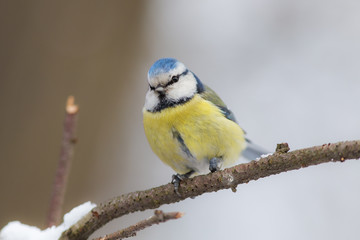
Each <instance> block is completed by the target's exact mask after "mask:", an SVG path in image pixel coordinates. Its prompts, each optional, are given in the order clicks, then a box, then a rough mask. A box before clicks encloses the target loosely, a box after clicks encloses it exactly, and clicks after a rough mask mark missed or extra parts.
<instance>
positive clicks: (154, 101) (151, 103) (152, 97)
mask: <svg viewBox="0 0 360 240" xmlns="http://www.w3.org/2000/svg"><path fill="white" fill-rule="evenodd" d="M158 104H159V98H158V96H157V94H156V93H155V92H154V91H151V90H149V91H148V92H147V93H146V97H145V105H144V107H145V109H146V110H149V111H151V110H153V109H154V108H155V107H156V106H157V105H158Z"/></svg>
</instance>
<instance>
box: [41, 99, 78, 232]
mask: <svg viewBox="0 0 360 240" xmlns="http://www.w3.org/2000/svg"><path fill="white" fill-rule="evenodd" d="M78 111H79V108H78V106H77V105H75V104H74V97H73V96H69V97H68V99H67V103H66V114H65V121H64V130H63V138H62V142H61V151H60V158H59V162H58V167H57V169H56V176H55V181H54V185H53V191H52V195H51V201H50V207H49V212H48V217H47V226H48V227H51V226H53V225H56V224H58V223H59V222H60V220H61V216H62V213H61V211H62V205H63V202H64V195H65V189H66V183H67V178H68V175H69V170H70V166H71V160H72V156H73V153H74V145H75V143H76V137H75V129H76V119H77V113H78Z"/></svg>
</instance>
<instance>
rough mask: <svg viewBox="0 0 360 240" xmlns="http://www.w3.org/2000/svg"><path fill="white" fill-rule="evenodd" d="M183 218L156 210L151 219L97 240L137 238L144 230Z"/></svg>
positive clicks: (180, 214)
mask: <svg viewBox="0 0 360 240" xmlns="http://www.w3.org/2000/svg"><path fill="white" fill-rule="evenodd" d="M182 216H183V214H182V213H180V212H170V213H164V212H163V211H161V210H155V212H154V216H151V217H150V218H148V219H145V220H143V221H141V222H138V223H137V224H135V225H132V226H130V227H127V228H125V229H123V230H120V231H118V232H114V233H111V234H108V235H106V236H104V237H100V238H97V239H95V240H116V239H123V238H128V237H133V236H136V232H138V231H140V230H143V229H144V228H146V227H150V226H152V225H154V224H159V223H162V222H166V221H168V220H171V219H178V218H181V217H182Z"/></svg>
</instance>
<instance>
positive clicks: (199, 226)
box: [0, 0, 360, 240]
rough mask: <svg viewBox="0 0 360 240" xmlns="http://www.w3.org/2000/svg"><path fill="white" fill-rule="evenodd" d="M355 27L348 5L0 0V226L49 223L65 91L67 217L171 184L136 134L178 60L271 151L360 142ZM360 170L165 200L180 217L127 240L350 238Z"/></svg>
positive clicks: (332, 1) (290, 0)
mask: <svg viewBox="0 0 360 240" xmlns="http://www.w3.org/2000/svg"><path fill="white" fill-rule="evenodd" d="M359 22H360V2H359V1H355V0H328V1H325V0H312V1H308V0H306V1H295V0H256V1H245V0H241V1H235V0H233V1H229V0H228V1H209V0H207V1H205V0H203V1H191V0H187V1H165V0H163V1H160V0H157V1H145V0H144V1H130V0H129V1H45V0H44V1H25V0H24V1H20V0H15V1H9V0H8V1H6V0H3V1H0V36H1V37H0V109H1V112H0V192H1V193H0V196H1V197H0V199H1V200H0V203H1V204H0V212H1V214H0V228H1V227H3V226H4V225H5V224H6V223H7V222H9V221H13V220H20V221H21V222H23V223H26V224H30V225H36V226H39V227H44V224H45V218H46V212H47V209H48V204H49V200H50V192H51V187H52V184H53V179H54V173H55V169H56V166H57V160H58V156H59V151H60V142H61V137H62V124H63V119H64V107H65V102H66V98H67V96H69V95H71V94H73V95H74V96H75V98H76V103H77V104H79V106H80V116H79V121H78V131H77V135H78V137H79V142H78V144H77V145H76V150H75V158H74V162H73V165H72V169H71V173H70V177H69V185H68V188H67V193H66V199H65V206H64V210H65V211H66V212H67V211H69V210H70V209H72V208H73V207H75V206H77V205H79V204H81V203H83V202H85V201H89V200H90V201H92V202H95V203H100V202H103V201H105V200H107V199H109V198H111V197H113V196H117V195H120V194H124V193H128V192H132V191H136V190H144V189H148V188H151V187H155V186H159V185H162V184H166V183H168V182H169V181H170V179H171V175H172V174H173V171H172V170H171V169H170V168H169V167H167V166H165V165H164V164H163V163H161V162H160V160H159V159H158V158H157V157H156V156H155V155H154V154H153V153H152V151H151V149H150V147H149V145H148V143H147V141H146V138H145V135H144V132H143V127H142V107H143V103H144V97H145V92H146V91H147V82H146V81H147V80H146V76H147V71H148V69H149V67H150V66H151V65H152V64H153V62H154V61H156V60H157V59H159V58H162V57H175V58H177V59H179V60H180V61H182V62H184V63H185V65H187V66H188V67H189V69H191V70H192V71H194V72H195V73H196V74H197V75H198V76H199V77H200V79H201V80H202V81H203V82H205V83H206V84H208V85H209V86H211V87H212V88H213V89H215V90H216V91H217V93H218V94H219V95H220V96H221V97H222V98H223V100H224V101H225V102H226V103H227V104H228V106H229V107H230V108H231V109H232V110H233V112H234V113H235V115H236V116H237V119H238V121H239V122H240V124H241V126H242V127H243V128H244V129H245V130H246V131H247V132H248V137H249V138H251V139H252V140H253V141H254V142H256V143H258V144H260V145H262V146H263V147H265V148H267V149H269V150H274V149H275V146H276V143H279V142H288V143H289V145H290V148H291V149H298V148H304V147H310V146H313V145H321V144H324V143H329V142H337V141H342V140H353V139H359V138H360V127H359V123H360V111H359V100H360V98H359V90H360V67H359V56H360V44H359V43H360V24H359ZM359 172H360V161H346V162H345V163H327V164H323V165H320V166H316V167H309V168H306V169H302V170H300V171H292V172H288V173H283V174H280V175H276V176H271V177H268V178H265V179H261V180H258V181H255V182H250V183H248V184H244V185H240V186H238V188H237V190H238V191H237V192H236V193H235V194H234V193H232V192H231V190H227V191H220V192H217V193H210V194H205V195H203V196H200V197H197V198H195V199H187V200H185V201H183V202H180V203H176V204H171V205H165V206H162V207H161V208H160V209H162V210H165V211H181V212H184V213H185V216H184V217H183V218H182V219H180V220H177V221H170V222H167V223H164V224H161V225H156V226H153V227H151V228H148V229H146V230H144V231H142V232H139V233H138V236H137V238H136V239H169V238H171V239H181V240H183V239H219V238H222V239H240V238H241V239H277V240H278V239H299V240H300V239H301V240H302V239H359V237H360V233H359V231H358V222H359V216H360V207H359V202H360V174H359ZM152 212H153V211H152V210H149V211H145V212H142V213H135V214H131V215H129V216H125V217H123V218H120V219H118V220H115V221H113V222H111V223H110V224H108V225H106V226H105V227H104V228H102V229H101V230H99V231H98V232H96V233H95V234H94V235H93V237H95V236H100V235H102V234H105V233H109V232H112V231H115V230H117V229H121V228H123V227H125V226H129V225H130V224H134V223H136V222H137V221H139V220H142V219H144V218H146V217H148V216H150V215H152Z"/></svg>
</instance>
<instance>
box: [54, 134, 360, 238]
mask: <svg viewBox="0 0 360 240" xmlns="http://www.w3.org/2000/svg"><path fill="white" fill-rule="evenodd" d="M287 148H288V147H287ZM287 148H286V145H284V144H282V145H281V146H280V147H279V149H280V150H279V151H277V152H275V153H274V154H273V155H270V156H267V157H264V158H262V159H260V160H259V161H252V162H249V163H245V164H240V165H236V166H234V167H232V168H227V169H225V170H222V171H218V172H214V173H209V174H207V175H201V176H197V177H194V178H190V179H186V180H184V181H182V182H181V184H180V188H179V192H180V193H181V196H180V197H179V196H178V195H177V194H176V193H175V191H174V186H173V185H172V184H171V183H169V184H166V185H163V186H160V187H156V188H152V189H149V190H145V191H138V192H133V193H129V194H124V195H122V196H119V197H115V198H113V199H110V200H109V201H107V202H104V203H102V204H100V205H99V206H97V207H95V208H94V209H93V210H91V212H89V213H88V214H87V215H86V216H84V217H83V218H82V219H81V220H80V221H79V222H77V223H76V224H75V225H73V226H72V227H71V228H70V229H68V230H67V231H65V232H63V234H62V236H61V237H60V239H77V240H81V239H87V238H88V237H89V236H90V234H92V233H93V232H94V231H95V230H97V229H98V228H100V227H101V226H103V225H104V224H106V223H107V222H109V221H110V220H112V219H114V218H117V217H120V216H123V215H125V214H128V213H132V212H136V211H143V210H146V209H154V208H158V207H159V206H161V205H163V204H169V203H175V202H179V201H181V200H184V199H186V198H189V197H195V196H199V195H201V194H203V193H206V192H214V191H218V190H221V189H229V188H231V189H232V190H233V191H235V190H236V186H237V185H238V184H242V183H247V182H249V181H251V180H257V179H259V178H263V177H267V176H270V175H275V174H278V173H281V172H286V171H290V170H295V169H300V168H304V167H308V166H311V165H317V164H320V163H325V162H337V161H340V162H343V161H345V160H348V159H358V158H360V140H358V141H347V142H339V143H334V144H324V145H322V146H316V147H310V148H305V149H300V150H295V151H292V152H287V151H288V150H289V149H287Z"/></svg>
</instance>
